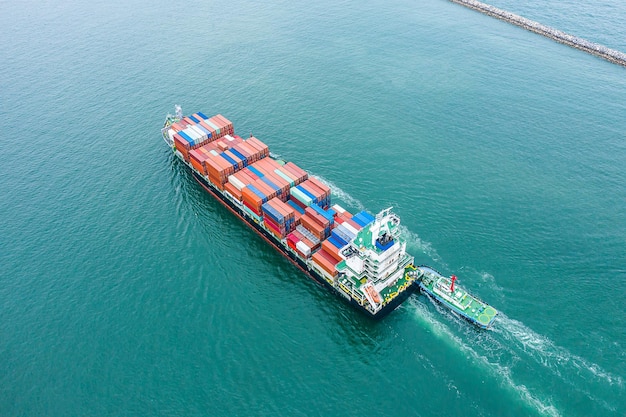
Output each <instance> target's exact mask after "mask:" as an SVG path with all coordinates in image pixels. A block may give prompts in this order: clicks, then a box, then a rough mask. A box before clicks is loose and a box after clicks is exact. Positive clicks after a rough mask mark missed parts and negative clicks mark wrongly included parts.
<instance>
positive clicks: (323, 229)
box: [300, 207, 330, 241]
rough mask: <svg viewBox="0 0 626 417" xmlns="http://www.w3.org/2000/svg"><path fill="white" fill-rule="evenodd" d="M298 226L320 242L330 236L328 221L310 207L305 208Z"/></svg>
mask: <svg viewBox="0 0 626 417" xmlns="http://www.w3.org/2000/svg"><path fill="white" fill-rule="evenodd" d="M300 224H301V225H302V227H304V228H305V229H306V230H308V231H309V232H311V234H313V236H315V237H316V238H317V239H319V240H320V241H322V240H324V239H326V238H327V237H328V236H329V234H330V221H329V220H328V219H327V218H325V217H324V216H322V215H320V214H318V213H317V212H316V211H315V210H313V209H312V208H311V207H307V208H306V209H305V210H304V214H303V215H302V216H300Z"/></svg>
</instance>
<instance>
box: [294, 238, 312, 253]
mask: <svg viewBox="0 0 626 417" xmlns="http://www.w3.org/2000/svg"><path fill="white" fill-rule="evenodd" d="M296 248H297V249H298V250H299V251H300V252H302V253H304V254H305V255H306V256H307V257H309V256H311V248H309V246H308V245H307V244H306V243H304V242H302V241H299V242H298V243H296Z"/></svg>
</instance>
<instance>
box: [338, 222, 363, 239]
mask: <svg viewBox="0 0 626 417" xmlns="http://www.w3.org/2000/svg"><path fill="white" fill-rule="evenodd" d="M341 225H342V226H343V227H345V228H346V229H347V230H348V231H349V232H351V233H352V234H354V236H356V235H358V234H359V231H358V230H356V229H355V228H354V227H352V226H350V225H349V224H348V223H347V222H343V223H342V224H341Z"/></svg>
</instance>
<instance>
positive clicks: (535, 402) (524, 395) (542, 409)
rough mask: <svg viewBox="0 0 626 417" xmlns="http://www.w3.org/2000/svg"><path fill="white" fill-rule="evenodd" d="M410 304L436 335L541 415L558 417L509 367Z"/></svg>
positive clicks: (423, 307) (423, 308)
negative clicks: (482, 368)
mask: <svg viewBox="0 0 626 417" xmlns="http://www.w3.org/2000/svg"><path fill="white" fill-rule="evenodd" d="M411 305H412V306H413V307H414V308H415V313H416V317H418V318H419V319H420V320H423V321H426V322H427V323H428V324H429V325H430V326H431V329H432V330H433V333H434V334H436V335H437V336H439V337H441V338H443V339H447V340H448V341H449V342H451V343H452V344H454V345H455V346H457V347H459V348H460V349H461V350H462V351H463V352H464V353H466V354H468V355H470V356H471V357H472V358H474V359H475V360H476V361H478V362H480V363H482V364H483V365H484V366H485V367H486V368H488V369H489V370H490V371H491V372H492V373H493V374H494V375H495V376H497V377H499V378H501V379H502V382H503V384H504V385H505V386H508V387H509V388H510V389H512V390H513V391H515V392H516V393H517V394H518V395H519V397H520V399H521V400H522V401H523V402H525V403H526V404H528V405H529V406H531V407H532V408H534V409H535V410H537V411H538V412H539V413H540V414H541V415H547V416H551V417H560V416H561V413H560V412H559V411H558V410H557V409H556V407H555V406H554V405H552V404H546V403H544V402H543V401H542V400H540V399H539V398H537V397H536V396H534V395H533V394H532V393H531V392H530V390H529V389H528V387H526V386H525V385H523V384H518V383H516V382H515V381H514V380H513V376H512V374H511V369H510V368H509V367H507V366H503V365H501V364H499V363H497V362H492V361H490V360H489V358H487V357H485V356H483V355H481V354H479V353H478V352H476V350H474V349H473V348H472V347H471V346H469V345H467V344H466V343H464V342H463V340H462V339H461V338H460V337H458V336H456V335H455V334H454V333H452V331H451V330H450V328H449V327H448V326H446V325H445V324H444V323H443V322H441V321H439V320H437V318H436V317H435V315H434V314H433V313H432V312H431V311H429V310H428V308H427V307H426V305H425V304H422V303H420V302H418V301H416V300H411Z"/></svg>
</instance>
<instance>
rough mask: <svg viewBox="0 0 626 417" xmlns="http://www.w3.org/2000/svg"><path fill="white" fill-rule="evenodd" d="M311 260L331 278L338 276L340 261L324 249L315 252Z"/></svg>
mask: <svg viewBox="0 0 626 417" xmlns="http://www.w3.org/2000/svg"><path fill="white" fill-rule="evenodd" d="M311 259H312V260H313V263H315V264H316V265H317V266H319V267H320V268H321V269H323V270H324V271H326V272H327V273H328V274H329V275H330V276H333V277H334V276H336V275H337V264H338V263H339V261H338V260H337V259H335V258H334V257H333V256H332V255H331V254H330V253H328V252H327V251H326V250H325V249H324V248H322V249H320V250H318V251H317V252H315V253H314V254H313V256H312V258H311Z"/></svg>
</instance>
